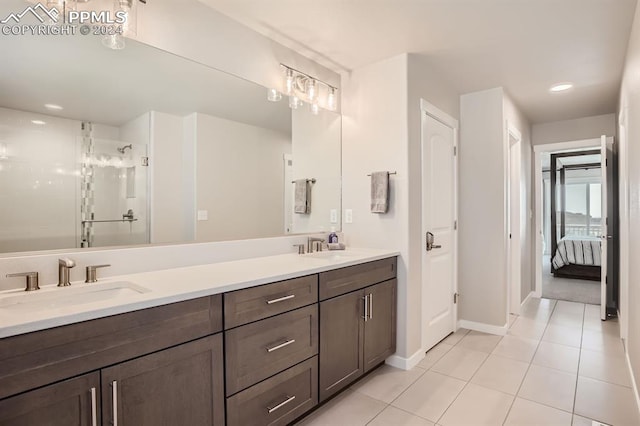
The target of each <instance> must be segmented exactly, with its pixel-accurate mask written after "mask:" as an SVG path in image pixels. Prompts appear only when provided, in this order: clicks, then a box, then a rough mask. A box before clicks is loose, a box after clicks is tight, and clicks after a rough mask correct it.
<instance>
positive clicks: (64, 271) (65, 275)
mask: <svg viewBox="0 0 640 426" xmlns="http://www.w3.org/2000/svg"><path fill="white" fill-rule="evenodd" d="M74 266H76V262H74V261H73V260H71V259H69V258H67V257H65V258H62V259H58V287H67V286H70V285H71V281H70V280H69V270H70V269H71V268H73V267H74Z"/></svg>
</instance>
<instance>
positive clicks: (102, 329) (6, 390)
mask: <svg viewBox="0 0 640 426" xmlns="http://www.w3.org/2000/svg"><path fill="white" fill-rule="evenodd" d="M221 330H222V295H216V296H210V297H203V298H199V299H193V300H188V301H185V302H178V303H172V304H169V305H163V306H158V307H153V308H149V309H143V310H139V311H134V312H129V313H125V314H120V315H114V316H110V317H106V318H99V319H95V320H91V321H86V322H81V323H77V324H71V325H65V326H62V327H57V328H52V329H48V330H43V331H37V332H34V333H29V334H22V335H18V336H13V337H7V338H5V339H0V399H1V398H5V397H7V396H10V395H14V394H17V393H20V392H24V391H26V390H29V389H34V388H36V387H39V386H43V385H47V384H49V383H53V382H56V381H59V380H63V379H66V378H69V377H73V376H77V375H79V374H83V373H87V372H89V371H93V370H98V369H100V368H102V367H105V366H107V365H112V364H116V363H119V362H122V361H126V360H128V359H132V358H135V357H138V356H141V355H146V354H149V353H152V352H155V351H158V350H161V349H165V348H168V347H170V346H174V345H177V344H180V343H183V342H186V341H189V340H194V339H197V338H200V337H204V336H208V335H210V334H213V333H216V332H218V331H221Z"/></svg>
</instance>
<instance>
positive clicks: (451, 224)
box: [421, 100, 458, 351]
mask: <svg viewBox="0 0 640 426" xmlns="http://www.w3.org/2000/svg"><path fill="white" fill-rule="evenodd" d="M421 114H422V243H421V250H422V254H421V259H422V347H423V349H424V350H425V351H426V350H429V349H430V348H431V347H433V346H434V345H435V344H437V343H438V342H439V341H440V340H442V339H443V338H444V337H446V336H447V335H448V334H449V333H451V332H453V331H455V329H456V322H457V309H456V308H457V305H456V303H454V295H457V294H456V292H457V229H456V220H457V204H458V203H457V156H456V155H455V153H454V151H455V150H457V129H458V122H457V121H456V120H454V119H453V118H451V117H450V116H448V115H447V114H446V113H444V112H442V111H440V110H439V109H438V108H436V107H434V106H433V105H431V104H429V103H428V102H425V101H424V100H421ZM427 233H432V234H433V249H432V250H429V251H427ZM438 246H439V247H438Z"/></svg>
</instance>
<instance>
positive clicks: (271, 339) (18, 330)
mask: <svg viewBox="0 0 640 426" xmlns="http://www.w3.org/2000/svg"><path fill="white" fill-rule="evenodd" d="M347 253H348V252H347ZM396 254H397V253H391V252H384V251H363V252H360V253H358V252H357V251H356V252H355V254H354V253H349V254H342V255H340V254H330V253H327V254H318V256H317V257H313V256H310V255H304V256H298V255H283V256H272V257H267V258H261V259H248V260H244V261H243V260H240V261H235V262H225V263H220V264H213V265H204V266H199V267H192V268H180V269H177V270H167V271H156V272H152V273H145V274H137V275H131V276H128V277H126V279H128V280H130V281H133V282H135V283H137V284H139V285H141V286H145V287H147V288H149V289H150V291H149V292H147V293H143V294H141V295H139V296H137V297H138V299H139V300H137V301H136V300H135V297H132V298H130V299H132V300H129V299H127V302H126V303H124V301H121V303H118V301H117V299H114V300H112V301H110V302H109V304H110V306H100V307H98V305H82V306H76V307H74V308H73V309H68V310H64V309H62V310H59V311H58V312H55V311H52V312H51V313H49V314H42V315H41V317H40V318H36V319H34V320H33V321H31V322H29V320H27V319H24V320H23V322H22V323H20V321H19V320H16V319H15V318H14V320H13V324H11V325H9V326H8V327H3V325H5V323H4V322H0V331H2V333H3V335H4V336H6V337H4V338H2V339H0V425H35V424H54V425H58V424H59V425H65V426H67V425H98V424H102V425H109V424H113V425H162V424H165V425H211V424H215V425H224V424H228V425H258V424H264V425H267V424H287V423H290V422H292V421H294V420H295V419H297V418H299V417H301V416H303V415H304V414H305V413H307V412H309V411H310V410H312V409H313V408H314V407H316V406H317V405H318V404H319V403H321V402H323V401H325V400H327V399H328V398H329V397H331V396H332V395H334V394H336V393H337V392H339V391H340V390H342V389H345V388H346V387H347V386H348V385H349V384H350V383H353V382H354V381H355V380H357V379H358V378H359V377H361V376H362V375H363V374H365V373H366V372H368V371H370V370H372V369H373V368H375V367H376V366H378V365H380V364H381V363H383V362H384V360H385V359H386V358H387V357H389V356H390V355H392V354H393V353H394V352H395V341H396V339H395V336H396V334H395V333H396V287H397V282H396V269H397V268H396V261H397V260H396V257H395V255H396ZM287 259H288V260H289V262H287V261H286V260H287ZM260 263H262V264H263V265H264V268H263V271H262V275H260V272H259V271H256V270H255V267H256V265H258V264H260ZM288 264H289V265H288ZM287 265H288V266H287ZM243 271H244V272H243ZM216 273H217V274H216ZM177 276H183V278H184V281H183V282H181V283H180V282H175V281H174V279H175V277H177ZM258 276H260V278H256V277H258ZM198 277H199V278H198ZM207 277H209V279H208V281H209V284H210V285H209V286H207V283H206V281H207ZM211 277H217V278H211ZM278 278H282V279H278ZM154 280H156V281H157V282H160V281H162V280H165V282H171V281H173V283H174V286H177V287H178V288H179V289H180V290H174V293H173V294H171V295H169V293H167V287H163V286H162V285H160V284H159V285H158V287H157V288H154V286H153V282H154ZM77 285H82V284H77ZM87 285H90V284H87ZM55 290H60V289H52V291H55ZM63 291H64V289H63ZM207 292H208V293H209V294H202V293H207ZM154 293H155V295H154ZM196 295H197V297H194V296H196ZM2 297H3V296H0V298H2ZM180 299H182V300H180ZM167 301H169V303H166V302H167ZM145 305H146V307H144V308H142V309H140V307H141V306H145ZM152 305H153V306H152ZM91 309H93V310H91ZM110 312H119V313H117V314H114V315H109V313H110ZM105 314H107V315H105ZM43 315H44V316H46V315H48V316H49V317H48V319H47V318H44V316H43ZM92 315H94V316H95V318H92V319H88V320H79V319H80V318H85V319H86V318H90V317H91V316H92ZM0 319H2V317H1V316H0ZM47 324H49V326H48V325H47ZM53 324H55V325H56V326H52V325H53ZM26 331H28V332H26Z"/></svg>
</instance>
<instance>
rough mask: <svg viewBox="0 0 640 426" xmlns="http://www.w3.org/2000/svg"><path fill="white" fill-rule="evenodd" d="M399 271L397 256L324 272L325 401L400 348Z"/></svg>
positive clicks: (322, 362) (322, 340) (322, 367)
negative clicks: (397, 347)
mask: <svg viewBox="0 0 640 426" xmlns="http://www.w3.org/2000/svg"><path fill="white" fill-rule="evenodd" d="M395 275H396V259H395V258H392V259H384V260H380V261H376V262H370V263H366V264H363V265H357V266H354V267H349V268H343V269H338V270H334V271H329V272H327V273H322V274H320V298H321V299H322V298H323V296H324V297H325V300H322V301H321V302H320V371H319V373H320V401H324V400H326V399H327V398H329V397H330V396H332V395H334V394H335V393H336V392H339V391H340V390H342V389H344V388H345V387H347V386H348V385H349V384H351V383H353V382H354V381H355V380H357V379H358V378H359V377H360V376H362V375H363V374H364V373H366V372H368V371H369V370H371V369H372V368H374V367H376V366H378V365H379V364H381V363H382V362H384V360H385V359H386V358H387V357H389V356H390V355H392V354H393V353H394V352H395V349H396V317H397V315H396V304H397V295H396V291H397V290H396V288H397V281H396V279H395V278H394V277H395ZM380 281H382V282H380ZM323 285H325V286H327V287H328V288H324V289H323ZM358 287H360V288H361V289H360V290H355V291H351V290H353V289H354V288H358ZM347 291H348V292H347Z"/></svg>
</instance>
